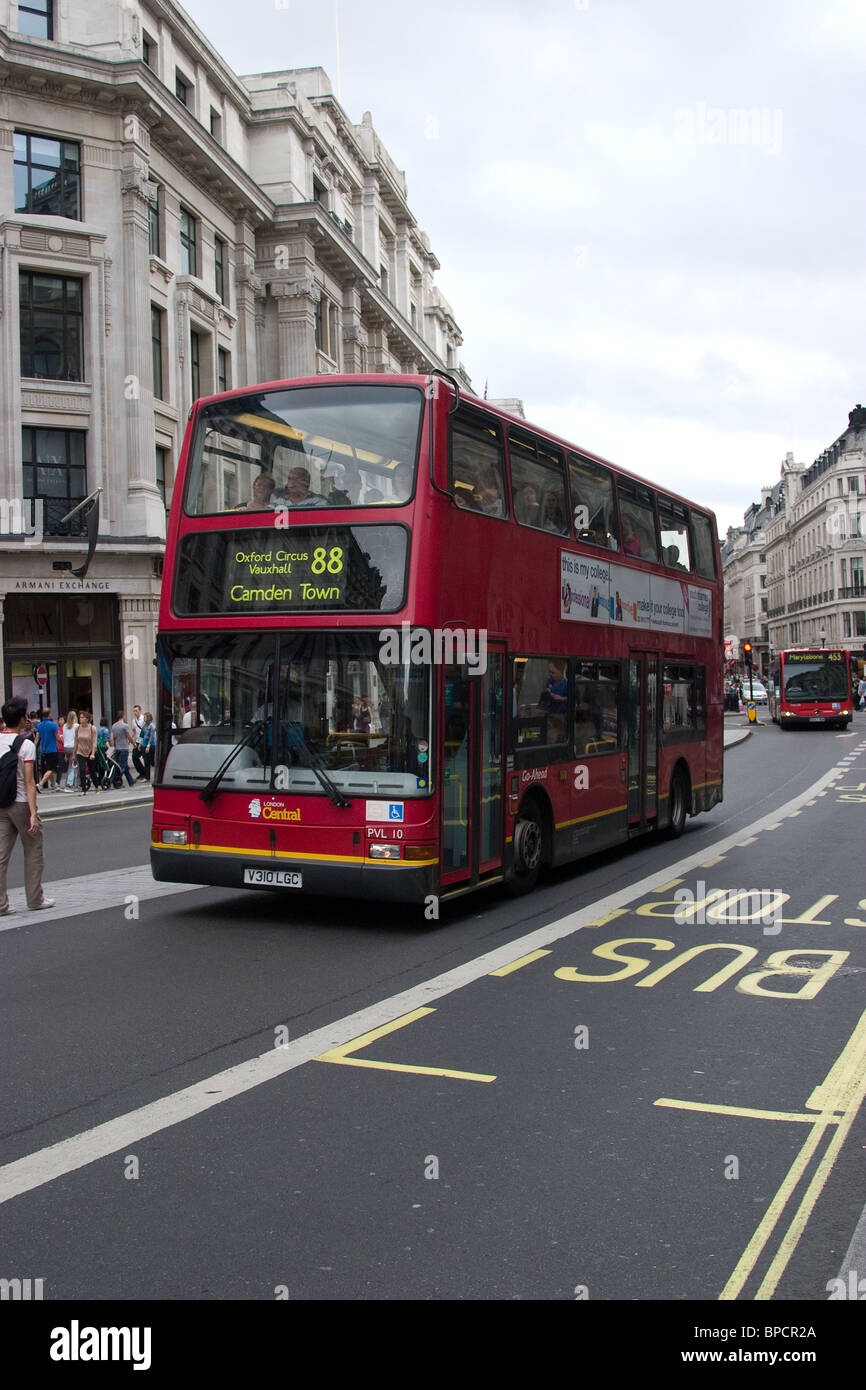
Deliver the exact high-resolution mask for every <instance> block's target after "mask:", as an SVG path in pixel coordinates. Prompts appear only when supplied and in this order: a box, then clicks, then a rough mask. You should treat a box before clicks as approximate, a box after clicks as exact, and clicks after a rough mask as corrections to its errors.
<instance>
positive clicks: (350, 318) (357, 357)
mask: <svg viewBox="0 0 866 1390" xmlns="http://www.w3.org/2000/svg"><path fill="white" fill-rule="evenodd" d="M342 320H343V325H342V326H343V370H344V371H346V372H361V371H363V370H364V369H363V366H362V363H361V348H362V347H366V346H367V330H366V329H365V328H364V327H363V325H362V323H361V283H360V281H359V280H351V281H350V282H349V284H347V285H344V286H343V312H342Z"/></svg>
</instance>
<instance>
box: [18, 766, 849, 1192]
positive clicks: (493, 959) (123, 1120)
mask: <svg viewBox="0 0 866 1390" xmlns="http://www.w3.org/2000/svg"><path fill="white" fill-rule="evenodd" d="M835 775H836V774H835V772H833V771H830V772H827V773H825V775H824V776H823V777H821V778H820V779H819V780H818V781H817V782H815V783H813V785H812V786H811V787H809V788H807V790H806V791H804V792H802V793H801V794H800V795H799V796H797V797H794V798H793V800H791V801H788V802H786V803H785V805H784V806H778V807H776V808H775V810H773V811H772V812H771V813H770V814H769V815H767V816H763V817H762V818H761V819H760V820H757V821H754V822H753V823H752V824H751V825H749V826H745V827H742V828H741V829H739V830H736V831H735V832H734V834H732V835H727V836H726V837H725V838H724V839H722V840H717V841H716V843H715V844H713V845H709V846H708V845H704V846H703V847H702V848H701V849H700V850H698V851H697V852H696V853H695V854H690V855H687V856H686V858H685V859H681V860H680V861H679V863H677V864H673V865H671V864H669V865H667V867H665V868H664V869H659V870H658V871H657V872H656V873H654V874H650V875H649V876H648V877H647V878H643V879H641V880H640V882H639V883H634V884H632V885H631V886H630V887H628V888H622V889H620V890H619V891H618V892H616V893H610V894H609V895H608V896H607V897H606V898H601V899H599V900H598V901H596V902H594V903H591V904H589V905H588V906H587V907H583V908H581V909H580V910H579V911H578V912H571V913H569V915H568V916H567V917H560V918H559V919H558V920H557V921H555V922H550V923H548V925H547V926H545V927H539V928H538V929H537V930H536V931H532V932H529V933H527V935H526V936H522V937H519V938H518V939H517V940H516V941H511V942H509V943H508V944H507V945H505V946H499V947H498V948H497V949H496V950H494V951H488V952H486V954H485V955H483V956H478V957H476V959H475V960H471V961H467V962H465V963H464V964H463V965H458V966H457V967H456V968H455V969H453V970H446V971H445V973H444V974H442V975H437V976H435V977H434V978H433V979H431V980H425V981H423V983H421V984H418V985H415V986H413V987H412V988H411V989H407V990H404V991H403V992H402V993H401V994H395V995H392V996H391V998H390V999H383V1000H381V1001H380V1002H379V1003H378V1004H372V1005H370V1007H369V1008H366V1009H360V1010H359V1011H358V1012H357V1013H354V1014H350V1015H348V1016H347V1017H346V1018H341V1019H338V1020H337V1021H336V1022H335V1023H329V1024H326V1025H325V1027H323V1028H317V1029H316V1031H315V1032H313V1033H307V1034H305V1035H304V1036H303V1037H301V1038H298V1039H297V1040H296V1041H294V1042H290V1043H287V1044H286V1046H285V1047H274V1048H271V1049H269V1050H268V1051H267V1052H264V1053H262V1054H261V1056H259V1057H251V1058H250V1059H249V1060H248V1061H246V1062H240V1063H239V1064H238V1065H237V1066H234V1067H229V1068H228V1070H226V1071H222V1072H217V1073H216V1074H215V1075H214V1076H209V1077H207V1078H206V1079H205V1080H204V1081H199V1082H197V1083H196V1084H195V1085H193V1086H187V1087H185V1088H184V1089H183V1090H181V1091H176V1092H175V1093H174V1094H173V1095H169V1096H164V1097H163V1098H162V1099H161V1100H157V1101H153V1102H151V1104H150V1105H144V1106H141V1107H140V1109H138V1110H131V1111H129V1112H128V1114H126V1115H119V1116H118V1117H117V1118H116V1119H114V1120H108V1121H106V1123H105V1124H101V1125H96V1126H95V1127H94V1128H93V1129H89V1130H85V1131H83V1132H82V1133H81V1134H74V1135H72V1136H71V1137H70V1138H68V1139H62V1140H60V1142H59V1143H57V1144H52V1145H50V1146H49V1147H48V1148H46V1149H39V1150H37V1151H36V1152H35V1153H32V1154H28V1155H26V1156H25V1157H24V1158H19V1159H16V1160H15V1161H14V1162H13V1163H7V1164H6V1165H5V1167H3V1168H0V1203H2V1202H8V1201H9V1200H10V1199H11V1198H13V1197H18V1196H20V1195H21V1194H22V1193H24V1192H31V1191H33V1189H34V1188H37V1187H41V1186H42V1185H43V1184H44V1183H47V1182H53V1181H54V1180H55V1179H56V1178H60V1177H63V1176H64V1175H65V1174H66V1173H72V1172H74V1171H75V1170H76V1169H77V1168H84V1167H86V1166H87V1164H89V1163H95V1162H96V1161H97V1160H98V1159H101V1158H106V1157H107V1156H108V1155H109V1154H112V1153H116V1152H117V1151H118V1150H122V1149H123V1148H124V1147H125V1146H126V1145H129V1144H134V1143H140V1142H141V1141H142V1140H143V1139H147V1138H148V1137H149V1136H150V1135H152V1134H156V1133H158V1132H159V1131H160V1130H163V1129H168V1128H170V1127H171V1126H172V1125H176V1124H180V1123H181V1121H183V1120H189V1119H192V1117H193V1116H195V1115H200V1114H202V1113H203V1112H204V1111H206V1110H210V1109H211V1108H212V1107H213V1106H215V1105H221V1104H222V1103H223V1101H227V1100H231V1099H232V1098H233V1097H234V1096H239V1095H242V1094H243V1093H244V1092H245V1091H250V1090H253V1089H254V1088H255V1087H256V1086H261V1085H262V1084H263V1083H264V1082H266V1081H273V1080H275V1079H276V1078H277V1077H279V1076H284V1075H285V1074H286V1073H287V1072H290V1071H293V1070H294V1069H295V1067H300V1066H303V1065H304V1064H305V1063H306V1062H310V1061H312V1060H313V1058H314V1057H317V1056H318V1055H319V1053H320V1052H328V1051H330V1050H331V1048H334V1047H339V1046H341V1044H343V1043H347V1042H351V1041H352V1040H353V1038H357V1037H360V1036H361V1034H363V1033H369V1032H372V1030H373V1029H374V1028H380V1027H382V1026H383V1025H385V1024H387V1023H393V1022H394V1020H395V1019H397V1018H399V1017H400V1016H401V1015H402V1014H406V1013H411V1012H412V1011H413V1010H414V1009H418V1008H423V1007H424V1006H426V1005H429V1004H432V1003H433V1002H434V1001H435V1000H437V999H442V998H444V997H445V995H447V994H452V993H453V992H454V991H455V990H459V989H463V988H464V987H465V986H466V985H470V984H474V983H475V981H476V980H480V979H482V978H483V977H484V976H485V975H490V974H492V972H493V971H494V970H501V968H502V967H503V966H504V965H508V964H510V963H511V962H512V961H515V960H518V959H519V958H520V957H521V956H525V955H528V954H529V952H530V951H537V950H542V949H543V948H544V947H546V946H550V945H551V943H552V942H554V941H561V940H562V938H563V937H566V936H571V935H572V934H573V933H574V932H577V931H580V930H581V929H582V928H583V927H587V926H589V925H590V924H591V923H593V922H595V921H597V920H598V918H599V917H601V916H603V915H604V914H606V913H609V912H615V911H616V910H617V909H618V908H624V907H627V906H628V904H629V903H632V902H634V901H635V900H636V899H637V898H642V897H644V896H645V895H646V894H647V893H652V892H654V891H655V890H656V889H657V888H659V887H660V886H661V885H662V884H663V883H667V882H669V881H670V879H671V878H674V877H680V878H682V877H684V876H685V875H686V874H688V873H690V872H691V870H692V869H699V868H700V867H701V865H702V864H703V863H704V862H705V861H706V859H707V858H708V857H711V856H712V855H714V854H724V853H726V852H727V851H728V850H730V849H733V848H734V847H735V846H736V845H737V844H738V843H739V842H740V840H741V839H742V837H743V834H744V832H746V831H752V832H754V833H758V832H759V831H761V830H764V829H766V828H767V827H768V826H770V825H776V824H777V823H778V820H779V817H780V816H784V815H787V814H789V813H790V812H791V811H795V810H798V809H799V808H800V807H801V806H805V805H806V803H807V802H808V801H809V799H810V797H814V796H815V794H816V792H817V793H818V794H819V795H820V793H821V790H822V789H823V788H825V787H826V786H828V785H829V784H830V782H831V781H832V779H833V777H834V776H835Z"/></svg>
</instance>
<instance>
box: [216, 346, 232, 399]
mask: <svg viewBox="0 0 866 1390" xmlns="http://www.w3.org/2000/svg"><path fill="white" fill-rule="evenodd" d="M231 385H232V382H231V370H230V362H229V355H228V353H227V352H226V350H225V348H217V390H218V391H230V390H231Z"/></svg>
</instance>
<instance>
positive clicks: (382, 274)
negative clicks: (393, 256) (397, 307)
mask: <svg viewBox="0 0 866 1390" xmlns="http://www.w3.org/2000/svg"><path fill="white" fill-rule="evenodd" d="M379 286H380V288H381V290H382V293H383V294H384V295H385V296H387V297H390V292H389V289H388V267H387V266H386V265H380V266H379Z"/></svg>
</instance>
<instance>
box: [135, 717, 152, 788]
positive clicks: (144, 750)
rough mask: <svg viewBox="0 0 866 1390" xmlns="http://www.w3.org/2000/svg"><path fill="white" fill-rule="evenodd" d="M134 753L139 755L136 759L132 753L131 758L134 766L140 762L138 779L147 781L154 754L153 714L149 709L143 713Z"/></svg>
mask: <svg viewBox="0 0 866 1390" xmlns="http://www.w3.org/2000/svg"><path fill="white" fill-rule="evenodd" d="M136 753H138V755H139V756H138V760H136V756H135V753H133V755H132V758H133V762H135V765H136V767H138V765H139V762H140V763H141V772H140V776H139V781H140V782H141V781H144V782H149V781H150V774H151V772H152V771H153V763H154V758H155V755H156V725H155V724H154V722H153V715H152V714H151V713H150V712H149V711H148V712H147V713H146V714H145V716H144V720H143V722H142V728H141V738H140V739H139V743H138V748H137V749H136Z"/></svg>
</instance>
